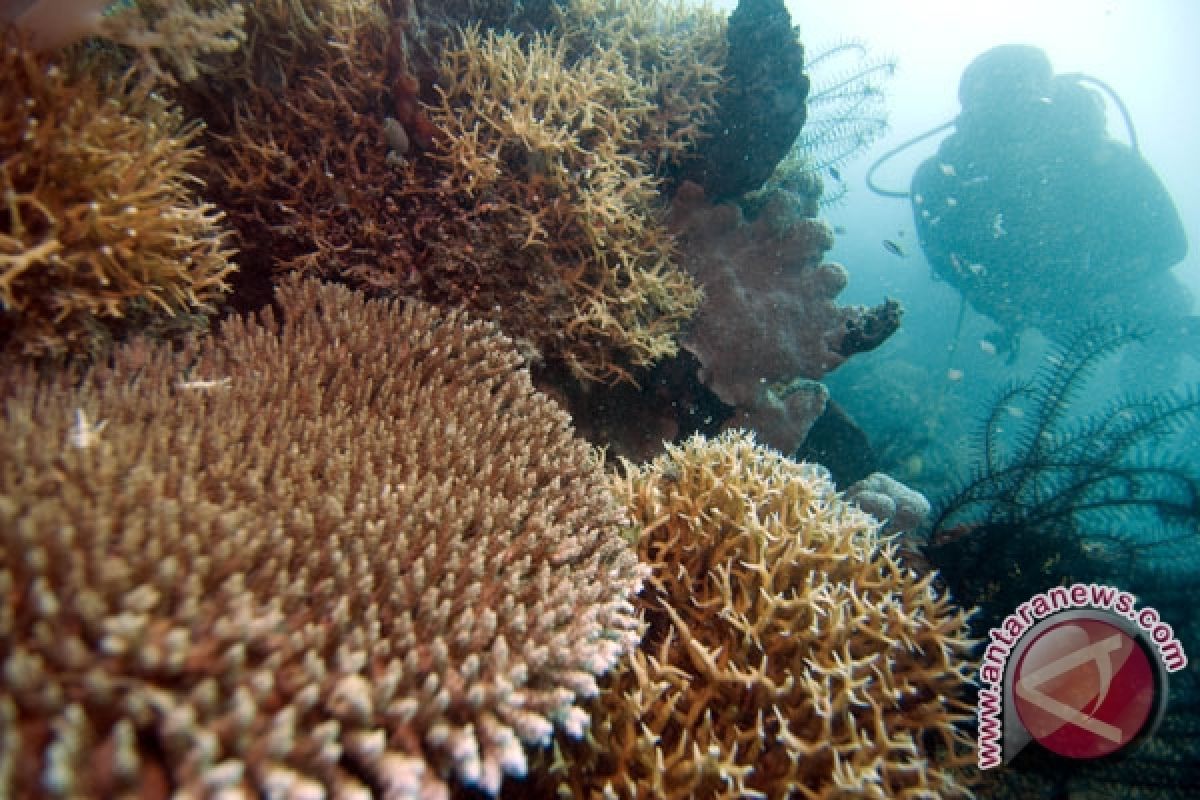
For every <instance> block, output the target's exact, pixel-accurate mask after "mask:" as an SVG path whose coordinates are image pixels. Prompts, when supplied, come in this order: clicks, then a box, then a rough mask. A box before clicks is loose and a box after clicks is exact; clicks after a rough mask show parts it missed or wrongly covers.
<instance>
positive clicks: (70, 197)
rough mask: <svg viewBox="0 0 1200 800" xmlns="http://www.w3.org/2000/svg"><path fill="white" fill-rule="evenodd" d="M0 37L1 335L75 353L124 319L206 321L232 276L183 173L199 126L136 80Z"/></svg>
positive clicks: (194, 152)
mask: <svg viewBox="0 0 1200 800" xmlns="http://www.w3.org/2000/svg"><path fill="white" fill-rule="evenodd" d="M0 37H2V41H0V48H2V49H0V72H2V73H3V75H4V81H3V84H0V338H3V339H6V340H7V345H8V346H9V347H10V349H17V350H21V351H23V352H25V353H27V354H31V355H41V354H58V353H63V352H79V351H84V350H87V349H89V348H92V347H94V346H95V345H96V344H97V343H98V342H100V341H102V340H104V339H106V338H107V337H108V336H109V335H110V334H111V333H112V332H113V330H115V329H116V328H118V327H120V326H121V325H122V324H123V323H124V322H125V321H126V320H127V319H129V318H130V317H131V316H142V317H151V318H153V317H154V316H160V317H161V316H167V317H171V316H180V315H187V314H189V313H192V312H201V311H209V310H211V309H212V306H213V304H214V303H215V301H217V300H218V299H219V298H220V297H221V296H222V295H223V294H224V292H225V290H226V288H227V286H226V283H225V281H226V278H227V277H228V276H229V275H230V273H231V272H232V271H233V265H232V264H231V263H230V260H229V258H230V256H231V250H230V247H229V242H228V234H227V232H226V231H225V229H224V227H223V225H222V222H221V220H222V214H221V213H220V212H219V211H218V210H217V209H216V208H214V207H213V206H212V205H209V204H207V203H204V202H202V201H201V199H200V198H199V197H198V196H197V185H196V184H197V181H196V180H195V178H194V177H193V176H192V174H191V170H192V169H193V168H194V166H195V164H196V163H197V161H198V160H199V159H200V157H201V153H200V150H199V148H198V147H196V146H195V144H194V141H195V139H196V136H197V133H198V127H197V126H196V125H194V124H186V123H185V122H184V121H183V119H182V115H181V113H180V111H179V110H178V109H176V108H174V107H172V106H171V105H170V104H168V102H167V101H165V100H164V99H163V98H162V97H161V96H160V95H158V94H157V93H155V92H154V91H152V86H151V85H149V84H147V83H146V82H145V81H139V80H137V78H136V76H135V75H134V74H132V73H131V74H126V75H125V76H124V77H123V78H119V79H113V80H111V81H110V82H107V83H103V82H101V81H100V80H99V79H98V78H93V77H90V76H88V75H77V74H75V73H74V71H73V70H72V69H70V68H69V66H68V65H66V64H62V63H59V62H56V61H54V60H51V58H50V57H48V56H43V55H39V54H36V53H34V52H33V51H32V50H31V49H29V48H28V47H27V46H25V45H24V44H23V42H22V37H21V36H20V35H19V34H18V33H17V32H15V31H13V30H11V29H9V30H7V31H0Z"/></svg>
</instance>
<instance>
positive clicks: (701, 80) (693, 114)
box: [559, 0, 728, 174]
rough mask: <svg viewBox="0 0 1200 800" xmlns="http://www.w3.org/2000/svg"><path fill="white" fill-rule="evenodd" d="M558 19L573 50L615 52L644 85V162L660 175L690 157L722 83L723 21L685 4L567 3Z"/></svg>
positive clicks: (637, 0) (652, 0) (632, 0)
mask: <svg viewBox="0 0 1200 800" xmlns="http://www.w3.org/2000/svg"><path fill="white" fill-rule="evenodd" d="M559 15H560V17H561V23H560V24H561V27H562V28H563V30H564V31H565V34H566V36H567V38H568V40H569V41H571V42H572V44H573V46H574V47H575V48H576V49H578V50H580V51H582V52H585V53H586V52H588V51H590V50H591V49H592V48H594V47H601V48H615V49H617V50H618V51H619V52H620V53H621V54H622V56H624V58H625V62H626V64H628V65H629V67H630V69H631V70H632V71H633V72H634V74H635V76H636V77H637V80H638V82H639V83H641V84H643V85H644V86H645V87H646V91H647V93H648V95H649V97H650V98H651V99H652V101H653V108H652V109H651V110H650V113H649V115H648V116H647V117H646V119H645V122H644V124H643V127H642V129H641V130H640V131H639V132H638V139H639V140H640V148H641V150H642V152H643V161H644V162H645V163H646V164H647V165H648V166H651V167H652V168H653V169H654V171H655V172H656V173H657V174H662V173H664V172H665V171H666V170H667V168H668V167H678V166H679V165H681V164H682V163H683V161H684V160H685V159H686V158H689V157H693V156H694V155H695V147H696V145H697V143H698V142H699V141H700V140H701V139H702V138H704V136H706V135H707V134H706V133H705V130H704V129H705V126H706V125H707V123H708V122H709V120H710V118H711V117H712V116H713V114H714V112H715V111H716V107H717V96H718V93H719V91H720V89H721V85H722V79H721V72H722V67H723V66H724V64H725V61H726V54H727V50H728V47H727V43H726V38H725V37H726V28H727V26H726V20H725V16H724V15H723V14H720V13H718V12H716V11H714V10H713V9H712V8H710V7H708V6H707V5H701V6H694V5H689V4H688V3H686V2H684V1H683V0H570V1H569V2H568V3H567V4H566V7H565V9H563V10H561V11H560V12H559Z"/></svg>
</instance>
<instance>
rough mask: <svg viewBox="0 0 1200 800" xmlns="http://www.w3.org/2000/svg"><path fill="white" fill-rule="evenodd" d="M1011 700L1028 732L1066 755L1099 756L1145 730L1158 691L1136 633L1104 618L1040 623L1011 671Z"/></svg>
mask: <svg viewBox="0 0 1200 800" xmlns="http://www.w3.org/2000/svg"><path fill="white" fill-rule="evenodd" d="M1012 678H1013V685H1014V693H1013V694H1014V697H1013V706H1014V710H1015V711H1016V713H1017V716H1018V717H1019V718H1020V721H1021V725H1022V726H1024V728H1025V730H1026V731H1027V732H1028V733H1029V735H1030V736H1031V737H1032V738H1033V739H1034V740H1035V741H1037V742H1038V743H1039V744H1041V745H1042V746H1043V747H1045V748H1046V749H1048V750H1051V751H1052V752H1055V753H1057V754H1059V755H1062V756H1066V757H1068V758H1101V757H1103V756H1106V755H1110V754H1112V753H1115V752H1117V751H1118V750H1120V749H1122V748H1124V747H1125V746H1126V745H1128V744H1130V743H1131V742H1133V741H1134V740H1135V739H1138V738H1139V737H1140V736H1142V735H1143V734H1144V733H1145V732H1146V730H1147V728H1148V726H1149V725H1150V724H1151V723H1152V722H1153V720H1152V717H1153V716H1154V712H1155V710H1156V709H1155V706H1156V698H1157V696H1158V692H1159V686H1158V683H1159V682H1158V680H1157V679H1156V675H1155V669H1154V666H1153V664H1152V662H1151V659H1150V657H1149V655H1148V654H1147V652H1146V649H1145V648H1144V647H1143V646H1142V644H1141V643H1140V642H1139V641H1138V640H1137V638H1135V636H1133V635H1131V634H1130V633H1128V632H1126V631H1125V630H1122V629H1121V628H1119V627H1116V626H1115V625H1113V624H1111V623H1110V622H1109V621H1107V620H1104V619H1096V618H1090V619H1089V618H1076V619H1072V620H1066V621H1062V622H1058V623H1056V624H1052V625H1050V626H1047V627H1046V628H1044V629H1042V630H1041V631H1037V632H1036V633H1035V636H1034V637H1032V638H1031V640H1030V642H1029V646H1028V648H1027V649H1026V650H1025V652H1024V653H1023V654H1022V655H1021V657H1020V659H1019V660H1018V661H1017V663H1016V666H1015V669H1014V670H1013V673H1012Z"/></svg>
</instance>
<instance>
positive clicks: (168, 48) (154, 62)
mask: <svg viewBox="0 0 1200 800" xmlns="http://www.w3.org/2000/svg"><path fill="white" fill-rule="evenodd" d="M0 19H9V21H11V22H13V23H14V24H15V25H16V27H17V28H18V29H19V30H21V31H23V32H25V33H26V34H27V35H28V36H29V37H30V40H31V42H32V43H33V45H34V46H35V47H36V48H38V49H39V50H46V51H48V50H56V49H59V48H61V47H64V46H66V45H69V44H71V43H73V42H76V41H78V40H80V39H83V38H85V37H88V36H99V37H103V38H105V39H109V40H111V41H113V42H116V43H118V44H122V45H125V46H127V47H131V48H133V49H135V50H136V51H137V52H138V53H139V54H140V56H141V59H142V62H143V64H144V65H145V66H146V67H148V68H149V69H150V70H151V71H152V72H153V73H154V74H156V75H157V76H158V77H160V78H167V79H168V80H170V77H169V76H170V75H175V76H178V77H179V78H181V79H183V80H184V81H190V80H195V79H196V78H197V77H198V76H199V75H200V73H201V72H202V71H204V61H205V59H206V57H207V56H209V55H211V54H214V53H228V52H231V51H233V50H236V49H238V48H239V47H240V46H241V44H242V41H243V40H244V38H245V35H244V32H243V30H242V23H243V20H244V12H243V9H242V5H241V4H240V3H236V2H233V3H230V2H225V0H134V1H133V2H117V1H116V0H33V2H31V3H29V5H28V7H26V8H23V9H21V11H20V12H19V13H15V14H11V15H10V14H6V13H3V12H0ZM160 59H162V60H163V61H165V62H166V63H167V67H168V70H169V71H164V70H163V68H162V67H161V65H160Z"/></svg>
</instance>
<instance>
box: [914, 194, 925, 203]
mask: <svg viewBox="0 0 1200 800" xmlns="http://www.w3.org/2000/svg"><path fill="white" fill-rule="evenodd" d="M913 203H914V204H915V205H918V206H923V205H925V195H923V194H914V195H913Z"/></svg>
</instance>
